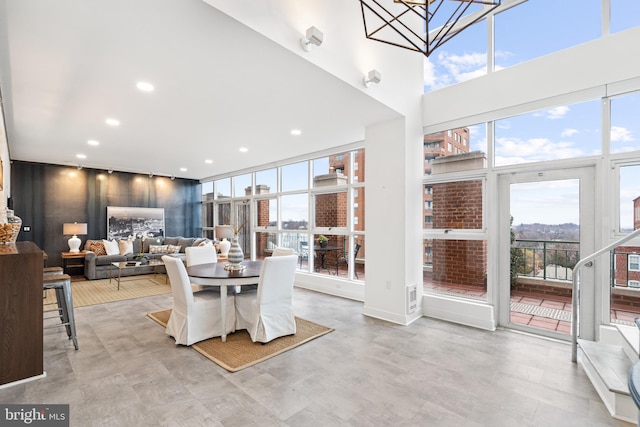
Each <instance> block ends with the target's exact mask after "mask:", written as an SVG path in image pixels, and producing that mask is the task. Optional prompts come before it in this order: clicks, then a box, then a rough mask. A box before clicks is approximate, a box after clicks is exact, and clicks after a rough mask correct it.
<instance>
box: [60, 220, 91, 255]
mask: <svg viewBox="0 0 640 427" xmlns="http://www.w3.org/2000/svg"><path fill="white" fill-rule="evenodd" d="M62 234H65V235H69V234H72V235H73V237H71V238H70V239H69V242H68V243H69V252H80V243H82V241H81V240H80V239H79V238H78V236H77V235H78V234H80V235H85V234H87V224H86V223H83V222H81V223H77V222H73V223H70V222H65V223H64V224H62Z"/></svg>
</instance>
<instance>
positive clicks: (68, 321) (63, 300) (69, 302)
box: [43, 272, 78, 350]
mask: <svg viewBox="0 0 640 427" xmlns="http://www.w3.org/2000/svg"><path fill="white" fill-rule="evenodd" d="M43 289H44V290H45V291H46V290H47V289H54V290H55V291H56V300H57V305H58V316H59V317H60V320H61V321H62V325H51V326H46V327H45V329H47V328H53V327H57V326H65V328H66V329H67V335H68V336H69V339H71V340H73V346H74V347H75V348H76V350H77V349H78V337H77V336H76V321H75V318H74V317H73V298H72V296H71V277H69V275H68V274H62V272H50V273H45V274H44V275H43ZM50 304H56V303H50ZM45 305H48V304H45ZM58 316H56V317H58ZM49 318H53V316H50V317H45V319H49Z"/></svg>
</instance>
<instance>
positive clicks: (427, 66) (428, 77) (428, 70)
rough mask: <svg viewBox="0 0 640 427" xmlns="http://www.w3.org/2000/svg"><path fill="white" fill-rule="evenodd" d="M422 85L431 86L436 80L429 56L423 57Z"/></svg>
mask: <svg viewBox="0 0 640 427" xmlns="http://www.w3.org/2000/svg"><path fill="white" fill-rule="evenodd" d="M423 77H424V85H425V86H433V85H434V84H435V82H436V70H435V67H434V66H433V62H431V61H430V60H429V58H427V57H425V59H424V76H423Z"/></svg>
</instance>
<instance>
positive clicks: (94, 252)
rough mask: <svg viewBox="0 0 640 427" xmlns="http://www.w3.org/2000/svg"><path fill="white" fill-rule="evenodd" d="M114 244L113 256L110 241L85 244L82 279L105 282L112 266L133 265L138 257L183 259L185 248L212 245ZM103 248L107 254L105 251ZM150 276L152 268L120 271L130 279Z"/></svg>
mask: <svg viewBox="0 0 640 427" xmlns="http://www.w3.org/2000/svg"><path fill="white" fill-rule="evenodd" d="M115 242H116V243H117V246H118V250H117V252H114V248H115V246H113V241H111V242H106V241H103V240H87V241H86V242H85V245H84V250H85V251H87V252H86V254H85V256H84V275H85V277H86V278H87V279H89V280H94V279H108V278H109V274H110V270H111V263H112V262H121V261H135V260H136V257H138V256H139V255H144V256H145V257H146V258H147V259H153V258H158V259H159V258H160V257H162V256H163V255H170V256H174V257H178V258H181V259H184V258H185V252H184V250H185V248H187V247H189V246H203V245H209V244H214V242H213V241H212V240H210V239H206V238H195V237H153V238H147V239H144V240H141V239H136V240H132V241H128V240H122V241H115ZM107 246H109V249H110V251H107ZM156 268H157V269H158V270H156V271H155V272H164V267H156ZM151 273H154V267H152V266H146V267H144V266H141V267H139V268H135V269H134V268H131V269H124V270H122V272H121V275H122V276H132V275H138V274H151ZM114 274H117V272H114Z"/></svg>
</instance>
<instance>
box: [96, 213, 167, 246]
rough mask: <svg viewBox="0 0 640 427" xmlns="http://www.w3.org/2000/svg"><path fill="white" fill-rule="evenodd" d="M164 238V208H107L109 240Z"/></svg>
mask: <svg viewBox="0 0 640 427" xmlns="http://www.w3.org/2000/svg"><path fill="white" fill-rule="evenodd" d="M129 237H132V238H136V239H144V238H147V237H164V208H135V207H121V206H107V238H108V239H114V238H115V239H126V238H129Z"/></svg>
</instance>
